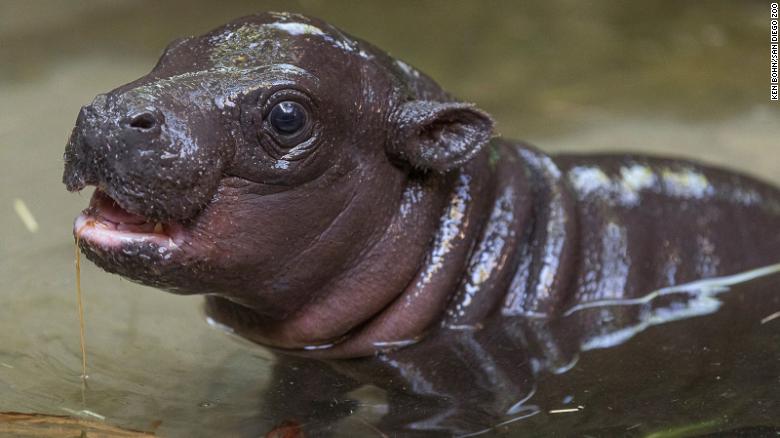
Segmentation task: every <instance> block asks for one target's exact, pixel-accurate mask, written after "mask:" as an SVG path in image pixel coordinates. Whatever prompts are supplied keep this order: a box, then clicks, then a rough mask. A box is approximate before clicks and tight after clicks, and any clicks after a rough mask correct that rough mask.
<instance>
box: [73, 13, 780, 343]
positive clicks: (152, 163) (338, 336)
mask: <svg viewBox="0 0 780 438" xmlns="http://www.w3.org/2000/svg"><path fill="white" fill-rule="evenodd" d="M493 127H494V123H493V120H492V119H491V117H490V116H489V115H488V114H486V113H485V112H484V111H482V110H480V109H478V108H477V107H476V106H474V105H473V104H470V103H464V102H461V101H459V100H457V99H455V98H453V97H452V96H451V95H449V94H448V93H447V92H445V91H444V90H442V89H441V88H440V87H439V86H438V85H437V84H436V83H435V82H434V81H433V80H431V79H430V78H429V77H427V76H425V75H424V74H423V73H421V72H419V71H417V70H415V69H414V68H412V67H410V66H409V65H407V64H405V63H403V62H401V61H398V60H396V59H393V58H391V57H390V56H388V55H387V54H385V53H384V52H382V51H381V50H379V49H377V48H375V47H373V46H372V45H370V44H368V43H366V42H364V41H361V40H360V39H357V38H354V37H351V36H349V35H347V34H345V33H344V32H342V31H340V30H338V29H336V28H335V27H333V26H331V25H329V24H327V23H324V22H322V21H320V20H317V19H313V18H308V17H304V16H301V15H296V14H286V13H265V14H258V15H253V16H249V17H244V18H240V19H237V20H235V21H233V22H231V23H228V24H226V25H224V26H222V27H219V28H217V29H215V30H213V31H211V32H209V33H207V34H205V35H202V36H198V37H189V38H184V39H180V40H177V41H174V42H173V43H172V44H171V45H170V46H169V47H168V48H167V49H166V51H165V53H164V54H163V55H162V57H161V58H160V60H159V62H158V63H157V65H156V66H155V67H154V69H153V70H152V71H151V72H150V73H149V74H147V75H146V76H143V77H141V78H139V79H137V80H135V81H133V82H131V83H129V84H126V85H123V86H121V87H119V88H117V89H115V90H113V91H110V92H108V93H106V94H101V95H99V96H97V97H96V98H95V100H94V101H93V102H92V103H91V104H90V105H88V106H85V107H84V108H82V110H81V112H80V113H79V115H78V119H77V121H76V126H75V128H74V130H73V133H72V135H71V137H70V140H69V142H68V145H67V147H66V150H65V172H64V177H63V180H64V183H65V185H66V186H67V188H68V190H70V191H79V190H82V189H84V188H85V187H87V186H95V187H96V189H95V193H94V195H93V197H92V200H91V202H90V205H89V207H88V208H87V209H86V210H85V211H84V212H83V213H82V214H81V215H80V216H79V217H78V218H77V219H76V222H75V226H74V233H75V234H76V235H77V236H78V237H79V245H80V247H81V250H82V251H83V252H84V253H85V254H86V255H87V257H88V258H89V259H90V260H92V261H93V262H94V263H96V264H97V265H98V266H100V267H101V268H103V269H105V270H106V271H109V272H113V273H117V274H119V275H122V276H123V277H126V278H128V279H130V280H133V281H136V282H139V283H142V284H146V285H150V286H155V287H159V288H161V289H165V290H167V291H170V292H173V293H177V294H203V295H205V296H206V299H207V304H208V305H207V309H208V312H209V313H210V315H211V316H212V318H214V319H215V320H217V321H218V322H221V323H222V324H224V325H227V326H229V327H231V328H232V329H233V330H235V331H236V333H238V334H240V335H242V336H244V337H246V338H248V339H250V340H252V341H255V342H257V343H260V344H263V345H267V346H270V347H273V348H275V349H277V350H281V351H284V352H288V353H293V354H297V355H305V356H313V357H320V358H351V357H352V358H354V357H361V356H370V355H373V354H375V353H376V352H377V351H380V350H384V349H392V348H399V347H402V346H404V345H408V344H411V343H415V342H417V341H420V340H422V339H424V338H425V337H426V335H430V334H432V333H437V332H438V333H440V332H442V331H444V330H454V331H462V330H475V329H479V328H480V327H482V325H483V324H484V321H485V320H487V319H488V318H493V317H496V316H498V317H502V316H507V317H508V316H523V317H528V318H555V317H557V316H560V315H562V314H564V313H565V312H566V311H567V309H572V308H574V307H578V306H579V307H582V306H588V304H589V303H598V302H604V301H605V300H623V299H632V298H637V297H641V296H645V295H646V294H648V293H650V292H652V291H654V290H659V289H663V288H667V287H670V286H674V285H679V284H682V283H687V282H692V281H696V280H699V279H705V278H713V277H722V276H729V275H733V274H738V273H741V272H745V271H748V270H751V269H756V268H760V267H763V266H767V265H771V264H773V263H777V262H778V261H780V191H778V189H777V188H774V187H771V186H770V185H767V184H765V183H762V182H759V181H756V180H754V179H751V178H749V177H746V176H742V175H739V174H736V173H733V172H728V171H725V170H721V169H716V168H711V167H706V166H702V165H699V164H695V163H691V162H686V161H680V160H672V159H662V158H651V157H645V156H638V155H583V156H577V155H548V154H545V153H543V152H541V151H539V150H538V149H535V148H534V147H532V146H530V145H527V144H525V143H522V142H518V141H514V140H509V139H503V138H500V137H496V136H495V134H494V130H493Z"/></svg>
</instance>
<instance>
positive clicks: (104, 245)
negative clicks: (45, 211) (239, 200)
mask: <svg viewBox="0 0 780 438" xmlns="http://www.w3.org/2000/svg"><path fill="white" fill-rule="evenodd" d="M73 233H74V235H75V236H76V238H77V239H78V240H79V241H80V242H84V244H86V245H88V246H90V247H93V248H98V249H101V250H103V251H115V250H120V249H121V247H122V246H125V245H153V246H157V247H159V248H161V249H162V251H166V250H170V249H173V248H176V247H177V246H178V245H179V244H181V243H182V242H183V241H184V240H185V238H186V235H185V227H184V225H183V224H181V223H179V222H174V221H168V222H160V221H153V220H150V219H148V218H146V217H144V216H141V215H138V214H134V213H131V212H129V211H127V210H125V209H124V208H123V207H122V206H121V205H120V204H119V203H118V202H117V201H115V200H114V199H113V198H111V197H110V196H109V195H108V194H106V193H105V192H104V191H103V190H101V189H100V188H97V189H95V192H94V194H93V195H92V198H91V199H90V203H89V207H88V208H86V209H85V210H84V211H83V212H82V213H81V214H80V215H79V216H78V217H76V220H75V222H74V224H73Z"/></svg>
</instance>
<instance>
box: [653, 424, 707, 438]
mask: <svg viewBox="0 0 780 438" xmlns="http://www.w3.org/2000/svg"><path fill="white" fill-rule="evenodd" d="M719 423H720V421H719V420H708V421H702V422H701V423H696V424H689V425H686V426H680V427H674V428H670V429H666V430H663V431H658V432H653V433H650V434H648V435H646V436H645V438H686V437H692V436H699V435H700V434H701V433H705V432H711V431H713V430H714V429H715V427H716V426H717V425H718V424H719Z"/></svg>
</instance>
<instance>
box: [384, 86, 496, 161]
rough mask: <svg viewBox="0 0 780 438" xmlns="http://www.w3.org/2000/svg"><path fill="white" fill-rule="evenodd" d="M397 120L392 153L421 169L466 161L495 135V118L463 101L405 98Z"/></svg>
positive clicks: (395, 121)
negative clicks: (407, 99)
mask: <svg viewBox="0 0 780 438" xmlns="http://www.w3.org/2000/svg"><path fill="white" fill-rule="evenodd" d="M394 123H395V126H394V127H395V130H394V132H395V133H396V136H395V138H394V139H393V140H392V141H391V143H390V150H389V151H388V152H389V153H390V155H391V156H394V157H395V158H400V159H402V160H404V161H406V162H408V163H410V164H411V165H413V166H414V167H416V168H418V169H425V170H435V171H439V172H446V171H448V170H451V169H454V168H456V167H459V166H461V165H463V164H464V163H466V162H467V161H469V160H470V159H471V158H473V157H474V155H476V154H477V152H479V151H480V150H481V149H482V148H483V147H484V146H485V145H486V144H487V143H488V141H490V138H491V137H492V136H493V119H491V118H490V116H489V115H487V113H485V112H483V111H482V110H480V109H478V108H476V107H475V106H474V105H472V104H468V103H462V102H433V101H419V100H417V101H410V102H406V103H404V104H403V105H402V106H401V108H400V109H399V111H398V112H397V113H396V115H395V120H394Z"/></svg>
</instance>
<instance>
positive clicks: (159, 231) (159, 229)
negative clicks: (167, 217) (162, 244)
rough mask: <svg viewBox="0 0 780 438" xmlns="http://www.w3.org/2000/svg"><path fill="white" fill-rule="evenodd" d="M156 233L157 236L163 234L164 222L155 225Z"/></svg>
mask: <svg viewBox="0 0 780 438" xmlns="http://www.w3.org/2000/svg"><path fill="white" fill-rule="evenodd" d="M154 233H155V234H162V233H163V225H162V222H157V223H156V224H154Z"/></svg>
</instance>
